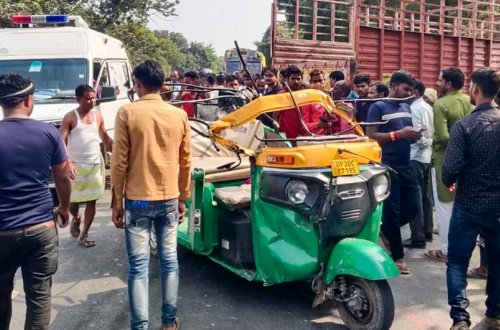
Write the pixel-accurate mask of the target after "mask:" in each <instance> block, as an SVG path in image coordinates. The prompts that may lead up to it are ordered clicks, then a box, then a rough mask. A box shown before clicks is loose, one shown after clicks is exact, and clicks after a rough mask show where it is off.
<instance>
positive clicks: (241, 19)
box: [148, 0, 272, 56]
mask: <svg viewBox="0 0 500 330" xmlns="http://www.w3.org/2000/svg"><path fill="white" fill-rule="evenodd" d="M271 3H272V0H180V3H179V5H177V7H176V13H177V15H178V16H172V17H168V18H158V17H152V18H151V20H150V22H149V24H148V26H149V28H151V29H153V30H168V31H174V32H180V33H182V34H183V35H184V36H185V37H186V38H187V39H188V40H189V41H198V42H203V43H205V44H212V46H213V48H214V49H215V51H216V53H217V55H219V56H222V55H224V51H225V50H226V49H228V48H233V47H234V43H233V41H234V40H237V41H238V44H239V46H240V47H241V48H254V49H255V45H254V42H255V41H260V40H261V39H262V35H263V34H264V32H265V31H266V29H267V28H268V26H269V25H270V24H271Z"/></svg>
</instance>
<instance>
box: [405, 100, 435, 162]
mask: <svg viewBox="0 0 500 330" xmlns="http://www.w3.org/2000/svg"><path fill="white" fill-rule="evenodd" d="M410 109H411V119H412V122H413V127H415V129H424V131H423V132H422V138H421V139H420V140H418V141H417V142H415V143H413V144H412V145H411V153H410V159H411V160H416V161H419V162H421V163H426V164H429V163H430V162H431V156H432V137H433V135H434V113H433V112H432V107H431V106H430V105H429V104H428V103H427V102H425V100H424V99H423V98H422V97H420V98H418V99H416V100H415V101H414V102H413V103H412V104H411V105H410Z"/></svg>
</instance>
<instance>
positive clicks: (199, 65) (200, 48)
mask: <svg viewBox="0 0 500 330" xmlns="http://www.w3.org/2000/svg"><path fill="white" fill-rule="evenodd" d="M187 52H188V54H189V56H190V57H191V60H192V61H193V64H194V65H193V64H191V66H189V67H191V68H192V69H195V70H198V71H199V70H201V69H204V68H207V69H210V70H212V71H217V69H218V63H219V62H218V59H217V55H216V54H215V51H214V49H213V48H212V45H208V46H207V45H205V44H203V43H201V42H191V44H190V45H189V48H188V50H187Z"/></svg>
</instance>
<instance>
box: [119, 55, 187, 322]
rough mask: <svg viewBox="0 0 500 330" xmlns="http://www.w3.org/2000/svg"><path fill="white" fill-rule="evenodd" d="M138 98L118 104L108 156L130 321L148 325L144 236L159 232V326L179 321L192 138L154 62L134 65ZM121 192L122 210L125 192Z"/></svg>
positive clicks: (146, 244) (182, 115) (146, 249)
mask: <svg viewBox="0 0 500 330" xmlns="http://www.w3.org/2000/svg"><path fill="white" fill-rule="evenodd" d="M133 76H134V81H135V84H134V85H135V90H136V92H137V94H138V95H139V97H140V98H139V99H138V100H137V101H135V102H134V103H131V104H127V105H125V106H123V107H121V108H120V110H118V114H117V116H116V122H115V143H114V146H113V155H112V161H111V183H112V185H113V186H112V192H113V201H112V207H113V214H112V218H113V223H114V224H115V226H116V227H117V228H123V227H125V238H126V244H127V253H128V257H129V264H130V266H129V278H128V287H129V301H130V314H131V329H147V328H148V323H149V320H148V301H149V297H148V271H149V255H150V254H149V237H150V233H151V229H152V227H153V226H154V227H155V229H156V235H157V244H158V257H159V259H160V265H161V267H160V269H161V282H162V324H163V328H162V329H163V330H175V329H177V327H178V319H176V317H175V316H176V314H177V293H178V286H179V267H178V263H177V226H178V224H179V223H182V220H183V217H184V214H185V212H186V207H185V206H184V201H185V200H186V199H187V198H188V197H189V196H190V167H191V141H190V128H189V123H188V119H187V115H186V112H185V111H184V110H182V109H179V108H177V107H174V106H172V105H169V104H167V103H166V102H164V101H163V100H162V99H161V96H160V94H159V93H160V90H161V88H162V85H163V81H164V80H165V74H164V73H163V70H162V68H161V66H160V64H159V63H158V62H155V61H145V62H144V63H142V64H140V65H139V66H137V67H136V68H135V69H134V71H133ZM123 198H125V212H126V217H124V216H123V214H124V207H123V202H122V199H123Z"/></svg>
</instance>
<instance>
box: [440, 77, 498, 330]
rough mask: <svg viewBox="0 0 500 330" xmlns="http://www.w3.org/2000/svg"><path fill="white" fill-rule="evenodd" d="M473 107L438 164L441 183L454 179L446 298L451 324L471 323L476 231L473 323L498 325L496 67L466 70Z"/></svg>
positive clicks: (460, 327)
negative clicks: (481, 313) (478, 295)
mask: <svg viewBox="0 0 500 330" xmlns="http://www.w3.org/2000/svg"><path fill="white" fill-rule="evenodd" d="M471 80H472V81H471V86H470V90H469V94H470V96H471V99H472V103H473V104H475V105H476V109H475V110H474V111H473V112H472V113H471V114H470V115H469V116H467V117H465V118H463V119H462V120H461V121H459V122H458V123H456V124H455V126H454V127H453V129H452V131H451V134H450V140H449V142H448V148H447V149H446V156H445V161H444V165H443V183H444V184H445V186H447V187H451V186H453V185H454V184H456V197H455V204H454V207H453V213H452V216H451V222H450V231H449V234H448V241H449V242H448V268H447V271H446V276H447V284H448V303H449V304H450V306H451V311H450V316H451V318H452V319H453V325H452V328H451V329H452V330H466V329H469V327H470V325H471V321H470V316H469V313H467V310H466V309H467V307H468V306H469V300H468V299H467V296H466V292H465V289H466V286H467V267H468V266H469V260H470V257H471V255H472V251H473V250H474V247H475V245H476V239H477V236H478V235H479V233H481V235H482V236H483V237H484V239H485V244H486V254H487V259H488V282H487V285H486V294H487V295H488V298H487V299H486V317H485V318H484V319H483V320H482V321H481V322H480V323H479V324H478V325H476V327H475V328H474V329H477V330H489V329H500V170H499V164H500V110H499V108H498V105H497V104H495V102H493V100H494V99H495V96H496V95H497V94H498V92H499V90H500V72H498V71H495V70H492V69H489V68H484V69H479V70H477V71H475V72H474V73H473V74H472V76H471Z"/></svg>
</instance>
